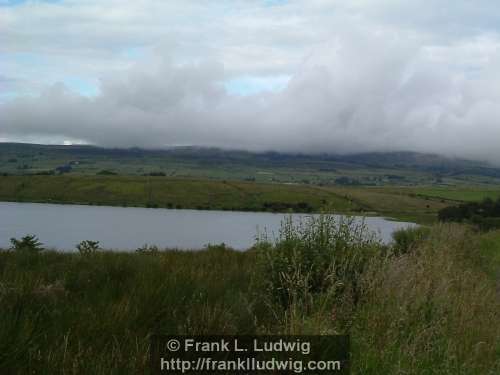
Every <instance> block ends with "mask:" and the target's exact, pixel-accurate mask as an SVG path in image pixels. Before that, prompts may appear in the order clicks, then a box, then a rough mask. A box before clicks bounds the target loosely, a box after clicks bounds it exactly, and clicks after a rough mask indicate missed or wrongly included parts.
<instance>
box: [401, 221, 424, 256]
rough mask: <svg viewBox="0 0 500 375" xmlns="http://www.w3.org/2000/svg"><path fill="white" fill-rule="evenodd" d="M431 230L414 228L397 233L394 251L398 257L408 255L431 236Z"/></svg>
mask: <svg viewBox="0 0 500 375" xmlns="http://www.w3.org/2000/svg"><path fill="white" fill-rule="evenodd" d="M429 232H430V230H429V228H427V227H413V228H404V229H399V230H397V231H395V232H394V233H393V234H392V238H393V240H394V245H393V249H394V252H395V254H396V255H401V254H406V253H407V252H409V251H410V250H411V249H413V248H414V247H416V246H417V245H418V244H419V243H421V242H422V241H423V240H425V239H426V238H427V237H428V236H429Z"/></svg>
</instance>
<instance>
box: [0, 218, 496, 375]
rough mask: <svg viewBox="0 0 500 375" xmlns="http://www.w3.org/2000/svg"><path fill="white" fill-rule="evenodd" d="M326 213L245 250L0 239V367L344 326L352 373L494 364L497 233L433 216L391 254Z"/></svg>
mask: <svg viewBox="0 0 500 375" xmlns="http://www.w3.org/2000/svg"><path fill="white" fill-rule="evenodd" d="M331 220H332V219H331V218H328V217H323V218H320V219H317V220H316V221H313V222H309V223H305V224H303V225H302V227H296V226H294V225H292V224H291V223H288V224H287V223H285V224H284V226H283V228H282V231H281V237H280V238H278V239H277V240H276V242H273V243H270V242H267V241H265V240H264V241H260V242H259V243H258V244H257V246H256V247H255V248H254V249H252V250H250V251H248V252H244V253H240V252H235V251H231V250H228V249H226V248H224V247H223V246H213V247H210V248H209V249H207V250H204V251H198V252H177V251H165V252H163V251H161V252H151V253H147V252H146V253H107V252H98V253H96V254H91V255H90V256H83V255H79V254H68V253H56V252H50V251H46V252H42V253H41V254H31V253H29V252H26V251H19V252H3V253H2V252H0V316H1V317H2V319H0V368H2V371H3V372H5V373H41V374H43V373H46V374H53V373H93V374H110V373H117V374H120V373H147V360H148V350H149V335H150V334H151V333H167V334H175V333H179V334H182V333H185V334H210V333H212V334H215V333H216V334H224V333H226V334H236V333H237V334H244V333H248V334H269V333H271V334H272V333H291V334H332V333H338V334H342V333H347V334H350V335H351V339H352V349H353V357H352V365H353V368H352V372H353V373H354V374H380V373H384V374H402V373H411V374H481V375H482V374H497V373H498V371H500V324H499V321H500V299H499V294H498V292H497V290H496V285H495V283H496V282H498V279H496V276H495V274H493V273H491V272H490V269H489V268H486V264H488V267H493V264H497V265H498V266H500V264H498V263H494V262H497V260H498V246H497V243H496V242H495V241H497V239H498V238H499V234H498V232H497V233H492V234H488V235H486V236H485V235H482V234H477V233H474V232H472V231H471V230H470V229H468V228H467V227H465V226H459V225H437V226H434V227H432V228H431V229H430V230H429V232H428V233H426V235H425V237H419V239H418V242H416V243H415V244H414V245H413V246H407V248H406V249H407V251H405V252H403V253H402V252H400V251H399V252H393V250H392V248H391V247H388V246H383V245H381V244H379V243H378V242H377V241H376V240H374V239H373V238H370V237H369V236H366V235H365V234H366V233H365V232H364V229H363V228H362V227H359V226H352V225H351V224H349V223H348V222H345V223H344V224H343V225H340V226H339V225H337V224H338V223H334V222H332V221H331ZM413 237H415V236H413ZM405 238H406V240H405V241H406V242H408V241H409V240H408V239H409V238H410V239H411V238H412V236H411V235H409V236H406V237H405ZM406 242H405V244H406ZM407 245H408V244H407ZM490 259H491V260H490ZM494 259H496V260H494ZM495 267H496V266H495ZM492 269H493V268H492ZM283 291H286V293H285V294H283Z"/></svg>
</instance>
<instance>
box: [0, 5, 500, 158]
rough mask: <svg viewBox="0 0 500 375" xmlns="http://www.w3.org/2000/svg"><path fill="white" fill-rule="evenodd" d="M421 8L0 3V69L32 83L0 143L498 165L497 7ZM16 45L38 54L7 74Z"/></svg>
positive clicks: (1, 129)
mask: <svg viewBox="0 0 500 375" xmlns="http://www.w3.org/2000/svg"><path fill="white" fill-rule="evenodd" d="M266 3H267V4H266ZM120 4H121V5H120ZM403 4H404V5H403ZM420 4H421V3H420V2H417V1H408V2H405V3H396V2H393V1H383V0H379V1H363V0H358V1H353V2H338V1H322V0H310V1H307V2H306V1H288V2H279V4H275V5H272V6H269V2H264V1H241V2H239V1H237V2H226V1H220V2H205V1H192V2H184V1H182V2H178V1H169V2H163V1H154V0H148V1H146V0H143V1H136V2H127V3H125V4H124V2H122V1H120V2H118V1H114V0H113V1H106V2H103V1H87V2H80V1H76V0H72V1H67V2H60V3H56V4H46V3H45V4H42V3H29V4H28V5H20V6H17V7H9V8H8V10H0V20H4V21H6V22H5V23H4V25H5V26H0V29H3V30H0V35H2V36H0V39H1V40H0V46H1V47H0V53H1V54H3V55H5V56H7V59H6V60H5V61H6V62H4V63H1V64H2V65H3V66H5V69H4V70H3V71H5V73H4V74H5V75H6V76H9V77H10V76H14V75H15V76H22V77H23V79H25V80H27V81H30V80H32V81H34V82H35V81H36V82H37V83H38V84H39V85H38V86H36V88H35V87H34V90H38V93H39V95H37V96H35V97H33V96H29V97H28V96H24V95H16V97H15V98H13V99H9V100H6V101H3V103H2V104H0V138H1V139H15V140H23V139H29V140H33V139H35V140H36V139H40V140H44V141H46V140H47V139H48V140H65V139H67V140H74V141H83V142H88V143H94V144H99V145H103V146H116V147H130V146H140V147H163V146H167V145H179V144H194V145H206V146H218V147H226V148H244V149H250V150H279V151H300V152H341V153H346V152H362V151H388V150H414V151H423V152H437V153H442V154H446V155H452V156H460V157H470V158H479V159H485V160H489V161H492V162H494V163H497V164H500V148H499V147H498V144H497V143H498V140H499V139H500V125H499V124H498V119H499V118H500V95H499V94H500V70H499V68H498V67H499V66H500V64H499V62H500V36H499V34H498V32H497V29H495V27H496V26H495V22H497V23H496V24H497V25H498V24H500V23H498V21H500V20H499V18H500V14H499V13H500V12H496V11H495V10H494V9H491V7H490V5H489V4H490V3H489V2H487V1H478V2H475V3H474V4H475V7H472V8H471V5H470V2H467V1H454V2H453V3H452V2H450V1H444V0H439V1H436V2H433V5H429V6H426V7H422V6H421V5H420ZM452 5H453V7H451V6H452ZM446 6H447V7H446ZM445 7H446V8H445ZM445 9H446V11H444V10H445ZM27 23H30V24H32V26H35V29H36V30H38V32H37V33H36V35H35V34H32V33H30V32H28V31H26V30H27ZM0 24H2V23H1V22H0ZM33 24H34V25H33ZM23 26H24V27H23ZM63 36H64V37H63ZM131 51H133V53H132V52H131ZM137 51H140V53H139V52H137ZM28 52H29V53H30V54H33V55H34V56H37V57H38V58H39V59H40V58H42V57H43V59H44V61H45V64H43V66H41V67H38V68H37V67H35V66H34V65H32V64H29V62H28V63H27V64H25V65H23V68H22V69H19V65H17V66H18V67H17V68H16V64H14V60H13V59H12V58H11V57H9V56H12V55H13V54H15V53H17V54H18V53H28ZM41 74H42V75H41ZM40 75H41V76H42V77H47V78H46V79H45V81H43V85H40V81H41V80H40V79H39V78H37V77H40ZM68 77H73V78H72V80H73V81H72V80H71V79H69V78H68ZM74 77H76V78H74ZM1 82H2V78H0V84H2V83H1ZM61 82H66V83H68V82H78V83H79V84H78V85H77V87H71V89H70V88H68V87H67V85H64V84H63V83H61ZM82 82H83V83H85V82H99V84H98V85H97V87H96V90H95V93H94V94H93V95H88V94H85V93H83V92H81V91H79V89H78V87H79V86H84V84H83V83H82ZM80 83H81V84H80ZM41 86H44V88H43V89H40V87H41ZM87 89H88V88H87ZM13 90H15V88H13ZM235 90H236V92H235ZM238 90H239V92H240V93H244V95H239V94H238ZM90 91H92V90H90Z"/></svg>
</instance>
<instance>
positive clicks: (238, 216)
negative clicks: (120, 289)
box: [0, 202, 412, 251]
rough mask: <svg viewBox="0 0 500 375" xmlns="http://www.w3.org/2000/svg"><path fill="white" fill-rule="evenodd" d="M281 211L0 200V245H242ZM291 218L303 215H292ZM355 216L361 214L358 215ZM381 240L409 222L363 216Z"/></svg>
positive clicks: (271, 227) (274, 227)
mask: <svg viewBox="0 0 500 375" xmlns="http://www.w3.org/2000/svg"><path fill="white" fill-rule="evenodd" d="M285 216H286V214H273V213H263V212H231V211H201V210H169V209H153V208H129V207H127V208H123V207H102V206H100V207H98V206H80V205H57V204H38V203H7V202H5V203H2V202H0V248H8V247H9V246H10V243H9V239H10V238H12V237H16V238H19V237H22V236H24V235H26V234H35V235H36V236H38V238H39V239H40V241H41V242H42V243H43V244H44V246H45V247H46V248H54V249H59V250H68V251H76V250H75V245H76V244H77V243H79V242H80V241H82V240H93V241H99V242H100V246H101V247H103V248H105V249H119V250H134V249H137V248H138V247H140V246H142V245H144V244H145V243H148V244H154V245H157V246H159V247H160V248H181V249H201V248H203V246H205V245H206V244H208V243H212V244H218V243H221V242H224V243H225V244H227V245H229V246H231V247H233V248H235V249H240V250H244V249H248V248H249V247H250V246H252V245H253V244H254V242H255V238H256V235H257V233H262V232H263V231H264V230H266V232H267V233H268V236H269V237H271V238H272V236H273V234H277V233H278V231H279V228H280V224H281V221H282V220H283V218H284V217H285ZM293 216H294V218H297V219H299V218H301V217H306V216H307V215H303V214H294V215H293ZM360 220H361V218H360ZM365 220H366V221H365V222H366V224H367V226H368V227H369V228H370V229H371V230H373V231H376V232H377V233H378V234H379V235H380V237H381V238H382V240H384V241H386V242H387V241H390V238H391V233H392V232H393V231H395V230H397V229H400V228H405V227H408V226H411V225H412V224H411V223H402V222H394V221H389V220H386V219H384V218H380V217H368V218H366V219H365Z"/></svg>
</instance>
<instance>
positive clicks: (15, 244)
mask: <svg viewBox="0 0 500 375" xmlns="http://www.w3.org/2000/svg"><path fill="white" fill-rule="evenodd" d="M10 243H11V244H12V247H11V250H13V251H26V252H30V253H39V252H41V251H43V247H42V243H41V242H40V241H39V240H38V238H37V237H36V236H35V235H31V234H28V235H26V236H24V237H22V238H21V239H20V240H18V239H16V238H11V239H10Z"/></svg>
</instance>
